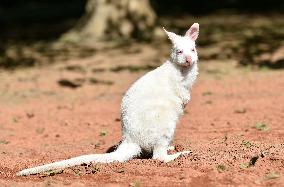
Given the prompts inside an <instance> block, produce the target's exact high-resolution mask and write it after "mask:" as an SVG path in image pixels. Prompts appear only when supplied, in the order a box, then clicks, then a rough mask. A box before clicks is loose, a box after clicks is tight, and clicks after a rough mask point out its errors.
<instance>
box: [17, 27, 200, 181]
mask: <svg viewBox="0 0 284 187" xmlns="http://www.w3.org/2000/svg"><path fill="white" fill-rule="evenodd" d="M164 31H165V32H166V34H167V35H168V37H169V39H170V40H171V42H172V50H171V56H170V58H169V60H167V61H166V62H165V63H164V64H163V65H161V66H160V67H158V68H156V69H154V70H153V71H150V72H149V73H147V74H146V75H144V76H143V77H141V78H140V79H138V80H137V81H136V82H135V83H134V84H133V85H132V86H131V87H130V88H129V90H128V91H127V92H126V94H125V95H124V97H123V99H122V104H121V121H122V143H121V144H120V145H119V146H118V148H117V150H116V151H114V152H111V153H105V154H90V155H83V156H79V157H74V158H71V159H67V160H63V161H58V162H54V163H50V164H46V165H42V166H38V167H34V168H30V169H25V170H22V171H20V172H18V173H17V175H18V176H23V175H31V174H36V173H41V172H45V171H49V170H54V169H63V168H67V167H71V166H75V165H81V164H84V163H85V164H90V163H93V162H94V163H110V162H114V161H118V162H124V161H127V160H130V159H132V158H134V157H136V156H139V155H140V153H141V152H142V151H147V152H151V153H153V159H157V160H160V161H163V162H169V161H171V160H174V159H175V158H177V157H178V156H179V155H181V154H187V153H189V151H183V152H178V153H175V154H172V155H168V153H167V150H168V149H169V146H170V143H171V141H172V139H173V136H174V131H175V128H176V123H177V121H178V119H179V117H180V116H181V115H182V114H183V110H184V107H185V105H186V104H187V103H188V102H189V100H190V93H189V91H190V89H191V87H192V85H193V83H194V81H195V79H196V77H197V75H198V67H197V60H198V56H197V51H196V48H195V40H196V39H197V37H198V33H199V24H198V23H194V24H193V25H192V26H191V27H190V29H189V30H188V31H187V32H186V33H185V35H184V36H179V35H176V34H175V33H173V32H168V31H166V30H165V29H164Z"/></svg>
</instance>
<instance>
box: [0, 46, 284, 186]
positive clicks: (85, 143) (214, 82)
mask: <svg viewBox="0 0 284 187" xmlns="http://www.w3.org/2000/svg"><path fill="white" fill-rule="evenodd" d="M165 49H167V48H165ZM165 49H164V48H163V47H162V46H161V49H159V50H156V47H150V46H146V47H141V46H134V47H131V48H128V49H116V50H112V51H108V52H107V53H102V52H100V53H97V54H96V55H95V56H94V57H92V58H88V59H84V60H82V59H81V60H72V61H69V62H67V63H56V64H55V65H52V66H44V67H36V68H33V69H22V70H17V71H12V72H0V80H1V84H0V104H1V107H0V186H102V185H103V186H135V187H138V186H284V176H283V174H284V126H283V125H284V72H283V70H278V71H271V70H267V69H261V70H257V71H256V70H254V71H251V69H249V68H239V67H236V66H235V65H234V64H235V63H234V62H214V61H207V62H203V61H202V60H201V62H200V76H199V78H198V81H197V83H196V85H195V86H194V88H193V90H192V100H191V102H190V103H189V104H188V105H187V107H186V112H185V115H184V116H183V117H182V119H181V120H180V122H179V124H178V125H177V130H176V134H175V138H174V142H173V143H174V145H175V146H176V150H175V151H180V150H191V151H192V154H190V155H187V156H182V157H180V158H178V159H176V160H175V161H172V162H170V163H161V162H159V161H156V160H152V159H146V158H144V159H134V160H131V161H129V162H127V163H112V164H93V165H91V166H78V167H74V168H69V169H65V170H64V171H58V174H56V172H55V173H46V174H43V175H34V176H29V177H16V176H15V173H16V172H17V171H19V170H21V169H24V168H27V167H32V166H37V165H40V164H43V163H48V162H52V161H56V160H60V159H66V158H70V157H73V156H77V155H82V154H89V153H104V152H106V151H107V150H108V149H109V148H110V147H112V146H113V145H116V144H117V143H118V142H119V141H120V136H121V131H120V119H119V118H120V115H119V109H120V100H121V97H122V95H123V93H124V92H125V91H126V90H127V88H128V87H129V86H130V85H131V83H132V82H133V81H135V80H136V79H137V78H138V77H140V76H141V75H143V74H144V73H145V72H146V71H148V70H145V69H148V68H149V67H150V68H151V67H152V66H157V65H158V64H160V63H161V62H162V61H163V60H164V59H166V52H167V50H165ZM161 51H164V52H163V54H162V55H160V56H162V57H161V58H158V57H159V53H160V52H161ZM149 65H151V66H149ZM125 68H126V69H127V68H128V70H124V69H125ZM60 80H61V81H60ZM68 80H69V81H71V83H70V82H68ZM59 82H61V85H60V84H59ZM62 85H67V86H62ZM68 85H69V87H68ZM70 86H71V87H70ZM75 87H76V88H75ZM175 151H172V152H175ZM53 174H55V175H54V176H52V175H53Z"/></svg>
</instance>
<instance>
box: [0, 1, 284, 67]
mask: <svg viewBox="0 0 284 187" xmlns="http://www.w3.org/2000/svg"><path fill="white" fill-rule="evenodd" d="M283 12H284V1H283V0H261V1H257V0H250V1H246V0H222V1H221V0H211V1H209V0H200V1H183V0H175V1H172V0H61V1H55V0H13V1H10V0H2V1H1V2H0V67H1V68H4V69H7V68H8V69H14V68H17V67H33V66H35V65H42V64H49V63H54V62H57V61H65V60H68V59H70V58H71V59H72V58H86V57H88V56H92V55H94V54H95V51H101V50H106V49H113V48H117V47H121V46H130V45H132V44H135V43H136V44H137V43H139V44H145V45H148V44H150V45H157V44H155V43H157V42H159V43H160V42H164V43H165V44H167V43H166V42H167V41H166V38H165V35H164V33H162V30H161V27H162V26H165V27H166V28H167V29H168V30H171V31H174V32H178V33H180V34H181V33H184V32H185V31H186V30H187V29H188V28H189V27H190V25H191V24H192V23H194V22H199V23H200V25H201V33H200V38H199V41H198V46H199V49H200V50H199V51H200V52H199V56H200V59H201V60H202V61H206V60H212V59H220V60H226V59H231V60H232V59H233V60H236V61H237V63H238V64H239V65H249V66H253V67H268V68H283V62H284V21H283V20H284V15H283ZM158 45H160V44H158Z"/></svg>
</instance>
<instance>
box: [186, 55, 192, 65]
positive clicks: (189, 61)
mask: <svg viewBox="0 0 284 187" xmlns="http://www.w3.org/2000/svg"><path fill="white" fill-rule="evenodd" d="M186 63H190V64H191V63H192V58H191V56H187V57H186Z"/></svg>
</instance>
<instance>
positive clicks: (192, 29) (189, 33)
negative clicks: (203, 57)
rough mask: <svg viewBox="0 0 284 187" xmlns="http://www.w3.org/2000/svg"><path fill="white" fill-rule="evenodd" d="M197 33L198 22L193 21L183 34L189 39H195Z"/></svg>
mask: <svg viewBox="0 0 284 187" xmlns="http://www.w3.org/2000/svg"><path fill="white" fill-rule="evenodd" d="M198 34H199V24H198V23H194V24H193V25H192V26H191V27H190V29H188V31H186V33H185V36H188V37H189V38H190V39H192V40H193V41H195V40H196V39H197V38H198Z"/></svg>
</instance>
